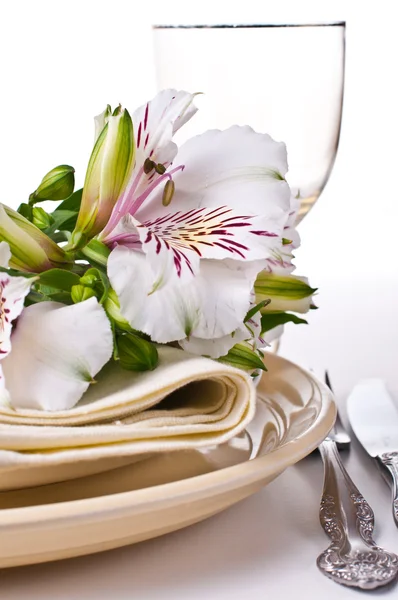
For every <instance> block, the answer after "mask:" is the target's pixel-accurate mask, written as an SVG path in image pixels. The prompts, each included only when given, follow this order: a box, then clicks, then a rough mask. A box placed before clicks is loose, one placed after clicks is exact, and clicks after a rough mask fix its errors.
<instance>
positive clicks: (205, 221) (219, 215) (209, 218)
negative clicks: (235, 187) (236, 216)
mask: <svg viewBox="0 0 398 600" xmlns="http://www.w3.org/2000/svg"><path fill="white" fill-rule="evenodd" d="M230 212H231V209H230V208H227V210H223V211H222V212H220V213H219V214H218V215H214V216H212V217H208V218H207V219H203V223H207V221H212V220H213V219H214V218H216V217H217V218H218V217H221V216H222V215H225V214H226V213H230Z"/></svg>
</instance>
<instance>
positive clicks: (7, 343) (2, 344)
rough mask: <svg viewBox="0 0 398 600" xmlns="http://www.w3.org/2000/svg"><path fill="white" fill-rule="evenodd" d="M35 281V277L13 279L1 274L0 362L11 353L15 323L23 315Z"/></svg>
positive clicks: (6, 274)
mask: <svg viewBox="0 0 398 600" xmlns="http://www.w3.org/2000/svg"><path fill="white" fill-rule="evenodd" d="M34 281H35V278H34V277H31V278H26V277H12V276H11V275H8V273H0V360H2V359H3V358H5V357H6V356H7V355H8V354H9V353H10V351H11V331H12V327H13V321H14V320H15V319H16V318H17V317H19V315H20V314H21V312H22V310H23V307H24V301H25V297H26V296H27V295H28V293H29V290H30V288H31V285H32V283H33V282H34Z"/></svg>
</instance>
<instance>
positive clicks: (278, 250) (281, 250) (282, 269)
mask: <svg viewBox="0 0 398 600" xmlns="http://www.w3.org/2000/svg"><path fill="white" fill-rule="evenodd" d="M299 207H300V202H299V200H298V199H297V198H295V197H294V196H291V198H290V210H289V215H288V219H287V222H286V225H285V226H284V228H283V233H282V238H280V239H279V240H278V244H277V245H276V246H275V247H274V248H273V250H272V254H271V256H270V257H269V258H268V259H267V266H266V269H268V271H270V272H272V273H276V274H278V275H286V274H289V273H291V272H292V271H294V269H295V266H294V265H293V259H294V254H293V252H294V250H296V248H298V247H299V246H300V236H299V233H298V231H297V229H296V218H297V214H298V210H299ZM288 241H289V242H290V243H287V242H288Z"/></svg>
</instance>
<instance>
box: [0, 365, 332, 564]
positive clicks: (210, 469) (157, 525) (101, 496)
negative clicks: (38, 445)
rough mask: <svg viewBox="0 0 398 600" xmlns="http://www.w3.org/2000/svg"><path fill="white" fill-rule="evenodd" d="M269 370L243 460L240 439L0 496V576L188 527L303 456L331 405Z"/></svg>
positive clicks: (310, 384)
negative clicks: (2, 572)
mask: <svg viewBox="0 0 398 600" xmlns="http://www.w3.org/2000/svg"><path fill="white" fill-rule="evenodd" d="M267 366H268V369H269V371H268V372H267V373H266V374H265V375H264V376H263V378H262V380H261V382H260V384H259V386H258V399H259V401H258V408H257V412H256V417H255V420H254V421H253V422H252V423H251V424H250V426H249V428H248V432H249V436H250V438H251V441H252V442H253V452H252V458H251V459H250V460H248V452H249V448H250V446H249V445H248V444H246V450H245V444H244V441H243V442H242V440H240V441H239V443H237V444H236V447H235V448H234V447H233V444H232V447H231V445H229V446H226V447H225V448H224V449H222V448H221V450H222V451H221V453H220V452H218V451H214V449H213V451H211V450H210V451H208V452H206V451H203V450H202V451H192V450H191V451H186V452H174V453H168V454H161V455H156V456H151V457H149V458H147V459H146V460H143V461H141V462H138V463H135V464H130V465H127V466H123V467H120V468H118V469H114V470H111V471H107V472H103V473H100V474H96V475H91V476H89V477H83V478H81V479H78V480H72V481H65V482H62V483H56V484H52V485H46V486H41V487H36V488H31V489H26V490H18V491H13V492H2V493H0V508H1V509H2V510H0V540H1V544H0V567H10V566H16V565H25V564H29V563H38V562H45V561H50V560H58V559H62V558H69V557H72V556H79V555H83V554H90V553H93V552H100V551H102V550H109V549H110V548H117V547H119V546H123V545H127V544H133V543H135V542H140V541H142V540H146V539H149V538H153V537H156V536H159V535H162V534H164V533H168V532H170V531H174V530H176V529H180V528H182V527H186V526H187V525H191V524H192V523H196V522H198V521H201V520H203V519H206V518H207V517H209V516H211V515H214V514H215V513H217V512H219V511H221V510H224V509H225V508H227V507H228V506H231V505H232V504H234V503H235V502H238V501H239V500H242V499H243V498H246V497H247V496H249V495H250V494H253V493H254V492H256V491H257V490H259V489H260V488H261V487H262V486H264V485H266V484H267V483H269V482H270V481H272V480H273V479H275V477H277V476H278V475H280V474H281V473H282V471H284V470H285V469H286V468H287V467H288V466H290V465H292V464H294V463H296V462H297V461H299V460H300V459H301V458H303V457H304V456H306V455H307V454H309V453H310V452H311V451H312V450H313V449H314V448H316V447H317V445H318V444H319V443H320V442H321V441H322V440H323V439H324V438H325V436H326V435H327V433H328V431H329V430H330V429H331V427H332V425H333V422H334V418H335V406H334V403H333V399H332V396H331V394H330V392H329V390H328V389H327V388H326V387H325V386H324V385H323V384H322V383H321V382H319V381H318V380H317V379H315V378H314V377H313V375H312V374H311V373H308V372H306V371H303V370H302V369H300V368H299V367H297V366H296V365H294V364H292V363H290V362H288V361H286V360H284V359H282V358H280V357H278V356H273V355H269V356H267ZM250 438H248V437H247V438H246V441H247V439H249V440H250ZM242 444H243V445H242ZM242 448H243V449H242ZM234 452H235V454H234ZM223 453H224V455H223ZM234 463H235V464H234ZM236 463H237V464H236ZM226 464H227V465H228V464H232V465H233V466H227V467H225V466H224V465H226ZM220 465H221V468H220Z"/></svg>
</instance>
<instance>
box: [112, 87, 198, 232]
mask: <svg viewBox="0 0 398 600" xmlns="http://www.w3.org/2000/svg"><path fill="white" fill-rule="evenodd" d="M193 99H194V94H189V93H188V92H184V91H179V92H178V91H176V90H171V89H170V90H163V91H161V92H160V93H159V94H157V95H156V96H155V97H154V98H153V99H152V100H151V101H150V102H147V103H146V104H144V105H143V106H141V107H140V108H138V109H137V110H136V111H135V112H134V114H133V117H132V119H133V126H134V133H135V143H136V151H135V166H134V169H133V171H132V174H131V177H130V180H129V182H128V185H127V187H126V190H125V192H124V193H123V195H122V196H121V197H120V198H119V200H118V202H117V203H116V205H115V207H114V209H113V212H112V215H111V218H110V220H109V222H108V224H107V226H106V227H105V229H104V230H103V231H102V232H101V234H100V239H103V240H107V238H108V237H109V236H111V235H113V230H114V229H115V227H116V226H117V224H118V222H119V220H120V218H122V217H124V216H125V215H126V214H128V213H131V214H134V213H135V212H136V210H137V207H139V206H141V203H142V202H143V201H144V199H145V198H146V196H147V194H150V192H151V190H152V189H153V188H156V186H157V185H158V183H160V182H161V181H162V180H163V179H164V176H163V175H162V174H160V173H157V172H156V171H155V170H154V169H152V170H151V171H150V172H147V173H146V172H145V170H144V164H145V161H146V160H147V159H150V160H151V161H153V162H154V163H155V164H156V163H160V164H162V165H163V166H165V167H166V168H168V167H169V166H170V164H171V163H172V162H173V160H174V158H175V156H176V154H177V146H176V144H174V142H173V141H172V137H173V135H174V133H175V132H176V131H177V130H178V129H179V128H180V127H181V125H183V124H184V123H185V122H186V121H187V120H188V119H190V118H191V117H192V116H193V115H194V114H195V112H196V110H197V109H196V107H195V106H193V104H192V102H193Z"/></svg>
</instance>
